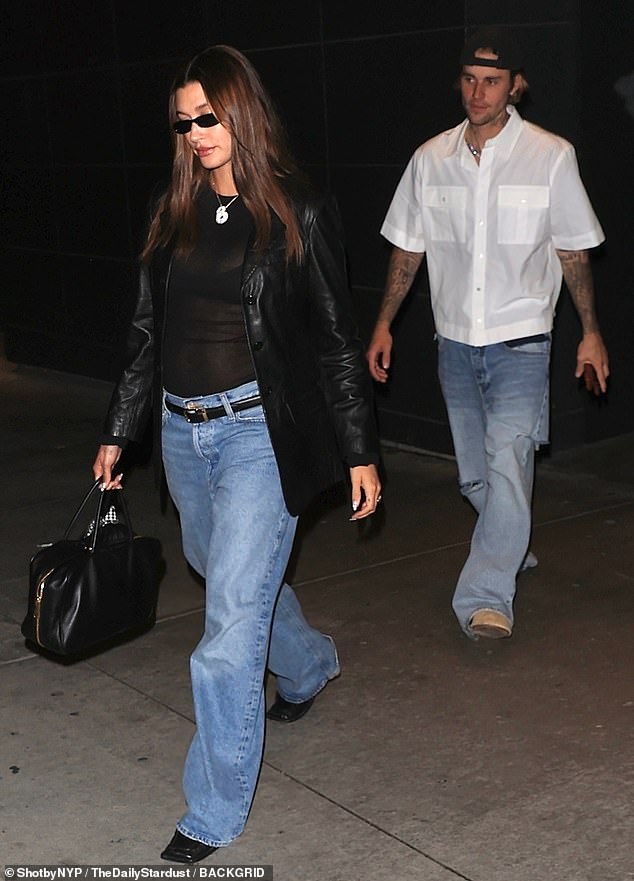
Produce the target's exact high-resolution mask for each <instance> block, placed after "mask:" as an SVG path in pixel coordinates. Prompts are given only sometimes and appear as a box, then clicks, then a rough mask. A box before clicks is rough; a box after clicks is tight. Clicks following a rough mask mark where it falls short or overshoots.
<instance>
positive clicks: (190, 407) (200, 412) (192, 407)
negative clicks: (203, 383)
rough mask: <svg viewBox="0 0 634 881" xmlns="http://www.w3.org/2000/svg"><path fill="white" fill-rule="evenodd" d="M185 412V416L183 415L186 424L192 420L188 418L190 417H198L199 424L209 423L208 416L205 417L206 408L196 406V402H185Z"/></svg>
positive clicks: (199, 405)
mask: <svg viewBox="0 0 634 881" xmlns="http://www.w3.org/2000/svg"><path fill="white" fill-rule="evenodd" d="M185 410H187V414H186V415H185V419H186V420H187V421H188V422H191V421H192V420H191V419H190V418H189V417H190V416H200V420H197V421H200V422H209V416H208V415H207V408H206V407H203V406H202V404H197V403H196V401H187V403H186V404H185Z"/></svg>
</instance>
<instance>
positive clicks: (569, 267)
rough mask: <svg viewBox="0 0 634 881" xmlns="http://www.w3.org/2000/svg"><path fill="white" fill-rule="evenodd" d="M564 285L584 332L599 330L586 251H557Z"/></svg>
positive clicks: (590, 270)
mask: <svg viewBox="0 0 634 881" xmlns="http://www.w3.org/2000/svg"><path fill="white" fill-rule="evenodd" d="M557 256H558V257H559V260H560V261H561V268H562V270H563V273H564V281H565V282H566V287H567V288H568V290H569V291H570V296H571V297H572V301H573V303H574V304H575V309H576V310H577V314H578V315H579V319H580V320H581V326H582V328H583V332H584V333H592V332H596V333H598V331H599V323H598V321H597V316H596V313H595V309H594V285H593V283H592V269H591V267H590V258H589V256H588V252H587V251H559V250H558V251H557Z"/></svg>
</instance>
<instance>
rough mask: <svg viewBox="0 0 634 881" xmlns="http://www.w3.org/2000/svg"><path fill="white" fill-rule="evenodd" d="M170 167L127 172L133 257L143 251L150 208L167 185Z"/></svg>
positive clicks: (139, 168) (151, 167)
mask: <svg viewBox="0 0 634 881" xmlns="http://www.w3.org/2000/svg"><path fill="white" fill-rule="evenodd" d="M169 175H170V167H169V165H168V164H166V165H165V166H163V167H157V166H140V165H139V166H134V167H133V168H130V169H129V170H128V204H129V206H130V236H131V241H132V254H133V257H134V256H135V255H138V254H139V253H140V252H141V250H142V249H143V244H144V241H145V234H146V230H147V225H148V222H149V220H150V216H151V211H152V206H153V205H154V204H155V201H156V199H157V198H158V197H159V195H160V194H161V193H163V192H164V191H165V189H166V188H167V185H168V183H169Z"/></svg>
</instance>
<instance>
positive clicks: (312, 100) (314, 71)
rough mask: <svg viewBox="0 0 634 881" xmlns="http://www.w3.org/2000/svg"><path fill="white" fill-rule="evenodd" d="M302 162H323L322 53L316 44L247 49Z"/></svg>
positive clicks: (324, 159) (324, 143) (324, 149)
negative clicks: (257, 50)
mask: <svg viewBox="0 0 634 881" xmlns="http://www.w3.org/2000/svg"><path fill="white" fill-rule="evenodd" d="M248 56H249V60H250V61H251V62H252V63H253V65H254V67H255V68H256V70H257V71H258V73H259V75H260V77H261V79H262V82H263V84H264V87H265V88H266V90H267V91H268V92H269V94H270V96H271V98H272V99H273V102H274V104H275V106H276V108H277V110H278V113H279V115H280V117H281V119H282V122H283V124H284V126H285V128H286V131H287V133H288V138H289V142H290V145H291V148H292V150H293V152H294V154H295V155H296V157H297V158H298V160H300V161H301V162H311V163H320V162H325V161H326V159H327V155H326V129H325V119H324V100H323V85H322V82H323V80H322V64H321V53H320V50H319V48H318V47H316V46H301V47H295V48H288V49H276V50H271V51H267V52H250V53H248Z"/></svg>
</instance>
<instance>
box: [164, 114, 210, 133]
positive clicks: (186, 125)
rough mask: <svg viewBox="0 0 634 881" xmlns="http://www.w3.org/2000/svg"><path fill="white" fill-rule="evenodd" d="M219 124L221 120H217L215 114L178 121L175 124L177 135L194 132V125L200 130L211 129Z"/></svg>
mask: <svg viewBox="0 0 634 881" xmlns="http://www.w3.org/2000/svg"><path fill="white" fill-rule="evenodd" d="M219 122H220V120H219V119H216V117H215V116H214V115H213V113H203V115H202V116H197V117H196V119H177V120H176V122H175V123H174V131H175V132H176V134H177V135H186V134H187V132H190V131H191V130H192V125H193V124H194V123H196V125H197V126H199V127H200V128H211V127H212V126H213V125H218V123H219Z"/></svg>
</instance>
